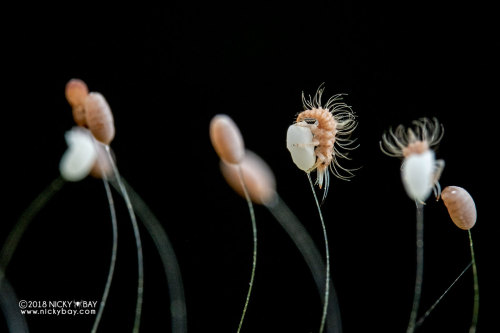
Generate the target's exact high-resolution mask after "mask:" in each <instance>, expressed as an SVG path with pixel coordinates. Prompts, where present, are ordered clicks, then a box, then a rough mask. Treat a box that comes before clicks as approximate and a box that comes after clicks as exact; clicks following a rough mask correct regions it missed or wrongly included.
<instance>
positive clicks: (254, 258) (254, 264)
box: [237, 166, 257, 333]
mask: <svg viewBox="0 0 500 333" xmlns="http://www.w3.org/2000/svg"><path fill="white" fill-rule="evenodd" d="M238 174H239V177H240V182H241V187H242V188H243V192H244V193H245V198H246V200H247V204H248V210H249V211H250V219H251V220H252V233H253V255H252V273H251V275H250V283H249V286H248V292H247V297H246V300H245V305H244V306H243V313H242V314H241V319H240V323H239V325H238V331H237V332H238V333H239V332H240V331H241V327H242V326H243V320H244V319H245V315H246V312H247V308H248V303H249V302H250V295H251V294H252V288H253V282H254V279H255V268H256V267H257V223H256V222H255V213H254V209H253V204H252V200H251V199H250V195H249V194H248V189H247V186H246V184H245V181H244V179H243V171H242V169H241V166H238Z"/></svg>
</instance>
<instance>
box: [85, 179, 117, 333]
mask: <svg viewBox="0 0 500 333" xmlns="http://www.w3.org/2000/svg"><path fill="white" fill-rule="evenodd" d="M103 183H104V188H105V189H106V196H107V198H108V203H109V211H110V214H111V225H112V228H113V246H112V249H111V260H110V261H111V262H110V264H109V271H108V277H107V278H106V285H105V286H104V292H103V293H102V298H101V304H100V305H99V310H98V311H97V315H96V317H95V320H94V325H93V326H92V331H91V332H92V333H95V332H97V328H98V327H99V323H100V321H101V317H102V314H103V312H104V308H105V307H106V301H107V300H108V295H109V290H110V288H111V283H112V282H113V276H114V272H115V264H116V253H117V250H118V223H117V221H116V211H115V203H114V201H113V196H112V194H111V189H110V188H109V183H108V180H107V179H106V178H103Z"/></svg>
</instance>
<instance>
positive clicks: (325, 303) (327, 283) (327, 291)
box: [307, 173, 330, 333]
mask: <svg viewBox="0 0 500 333" xmlns="http://www.w3.org/2000/svg"><path fill="white" fill-rule="evenodd" d="M307 179H309V184H310V185H311V190H312V193H313V195H314V201H315V202H316V207H318V213H319V218H320V220H321V227H322V228H323V238H324V240H325V258H326V263H325V266H326V274H325V275H326V277H325V297H324V300H323V313H322V315H321V325H320V327H319V333H322V332H323V330H324V328H325V322H326V314H327V312H328V299H329V295H330V250H329V249H328V235H327V233H326V226H325V221H323V214H322V213H321V207H320V206H319V202H318V197H317V196H316V192H315V191H314V185H313V182H312V180H311V175H310V174H309V173H307Z"/></svg>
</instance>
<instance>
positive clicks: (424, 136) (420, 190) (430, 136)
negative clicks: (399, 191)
mask: <svg viewBox="0 0 500 333" xmlns="http://www.w3.org/2000/svg"><path fill="white" fill-rule="evenodd" d="M413 125H414V127H413V128H408V129H406V128H405V127H404V126H403V125H399V126H398V127H396V129H395V130H392V129H389V131H388V132H386V133H384V134H383V135H382V141H380V149H381V150H382V152H383V153H384V154H386V155H388V156H391V157H398V158H402V159H403V163H402V165H401V178H402V181H403V185H404V188H405V190H406V193H407V194H408V196H409V197H410V198H411V199H413V200H415V201H418V202H420V203H423V202H424V201H425V200H426V199H427V198H428V196H429V194H430V192H431V191H432V190H434V194H435V195H436V198H438V199H439V196H440V194H441V188H440V186H439V182H438V181H439V177H440V176H441V172H442V171H443V168H444V161H443V160H436V159H435V153H434V150H433V148H434V147H435V146H437V144H438V143H439V142H440V141H441V139H442V138H443V134H444V129H443V126H442V125H441V124H439V121H438V120H437V119H436V118H433V120H432V121H431V120H429V119H428V118H420V119H418V120H415V121H413Z"/></svg>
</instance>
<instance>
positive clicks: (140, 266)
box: [106, 145, 144, 333]
mask: <svg viewBox="0 0 500 333" xmlns="http://www.w3.org/2000/svg"><path fill="white" fill-rule="evenodd" d="M106 152H107V155H108V159H109V161H110V162H111V166H112V168H113V175H114V177H115V178H116V181H117V183H118V187H119V189H120V192H121V194H122V196H123V199H124V200H125V204H126V206H127V210H128V213H129V215H130V221H131V222H132V228H133V229H134V238H135V245H136V248H137V301H136V306H135V318H134V327H133V330H132V332H133V333H138V332H139V329H140V326H141V313H142V300H143V293H144V262H143V256H142V242H141V234H140V232H139V226H138V225H137V220H136V218H135V212H134V208H133V207H132V203H131V202H130V198H129V196H128V193H127V190H126V189H125V186H124V185H123V183H122V181H121V178H120V173H119V172H118V168H117V167H116V164H115V162H114V160H113V157H112V156H111V152H110V149H109V146H108V145H106Z"/></svg>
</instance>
